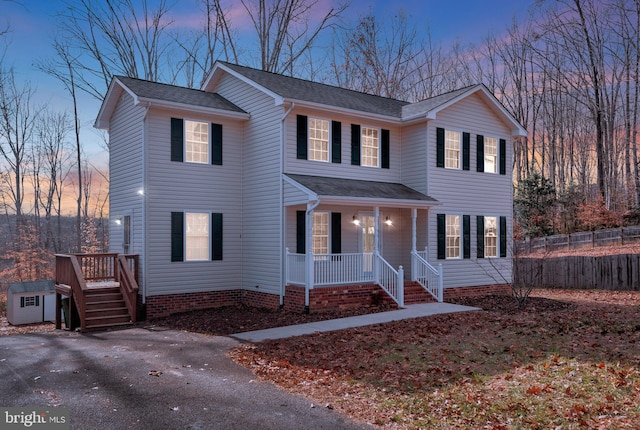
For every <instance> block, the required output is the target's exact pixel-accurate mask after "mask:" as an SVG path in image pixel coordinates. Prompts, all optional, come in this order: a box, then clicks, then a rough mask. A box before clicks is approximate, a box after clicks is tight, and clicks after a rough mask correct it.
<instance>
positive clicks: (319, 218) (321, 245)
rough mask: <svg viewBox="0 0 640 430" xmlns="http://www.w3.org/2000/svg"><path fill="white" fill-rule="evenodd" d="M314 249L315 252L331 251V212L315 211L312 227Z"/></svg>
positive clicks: (324, 252)
mask: <svg viewBox="0 0 640 430" xmlns="http://www.w3.org/2000/svg"><path fill="white" fill-rule="evenodd" d="M311 235H312V247H313V249H312V251H313V253H314V254H316V255H317V254H328V253H329V212H314V213H313V227H312V233H311Z"/></svg>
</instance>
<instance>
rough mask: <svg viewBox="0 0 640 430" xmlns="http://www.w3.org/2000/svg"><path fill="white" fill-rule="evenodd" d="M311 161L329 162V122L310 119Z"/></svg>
mask: <svg viewBox="0 0 640 430" xmlns="http://www.w3.org/2000/svg"><path fill="white" fill-rule="evenodd" d="M309 160H315V161H329V121H327V120H324V119H317V118H309Z"/></svg>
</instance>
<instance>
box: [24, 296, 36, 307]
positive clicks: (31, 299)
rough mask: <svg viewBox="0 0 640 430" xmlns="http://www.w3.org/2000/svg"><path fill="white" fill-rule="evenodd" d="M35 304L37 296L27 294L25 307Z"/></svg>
mask: <svg viewBox="0 0 640 430" xmlns="http://www.w3.org/2000/svg"><path fill="white" fill-rule="evenodd" d="M35 305H36V296H26V297H25V298H24V307H27V306H35Z"/></svg>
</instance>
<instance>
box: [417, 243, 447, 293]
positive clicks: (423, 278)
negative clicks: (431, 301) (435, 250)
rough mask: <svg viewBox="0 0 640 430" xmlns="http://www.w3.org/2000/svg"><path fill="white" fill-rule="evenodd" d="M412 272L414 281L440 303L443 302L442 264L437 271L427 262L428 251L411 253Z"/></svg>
mask: <svg viewBox="0 0 640 430" xmlns="http://www.w3.org/2000/svg"><path fill="white" fill-rule="evenodd" d="M411 271H412V274H413V275H414V279H413V280H414V281H416V282H418V283H419V284H420V285H421V286H422V288H424V289H425V290H427V292H429V293H430V294H431V295H432V296H433V297H435V298H436V299H437V300H438V301H439V302H442V300H443V297H442V296H443V294H442V293H443V282H442V279H443V277H442V264H439V265H438V268H437V269H436V268H435V267H433V266H432V265H431V264H429V262H428V261H427V251H426V250H425V251H413V252H411Z"/></svg>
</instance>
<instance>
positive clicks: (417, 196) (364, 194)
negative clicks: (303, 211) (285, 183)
mask: <svg viewBox="0 0 640 430" xmlns="http://www.w3.org/2000/svg"><path fill="white" fill-rule="evenodd" d="M286 176H288V177H289V178H291V179H293V180H294V181H296V182H298V183H299V184H300V185H302V186H304V187H306V188H308V189H310V190H311V191H313V192H314V193H316V194H318V195H320V196H332V197H356V198H357V197H360V198H373V199H393V200H417V201H422V202H434V203H436V202H437V200H436V199H434V198H433V197H429V196H427V195H425V194H422V193H420V192H418V191H416V190H414V189H413V188H409V187H407V186H406V185H402V184H395V183H389V182H375V181H361V180H356V179H342V178H327V177H323V176H308V175H294V174H288V173H287V174H286Z"/></svg>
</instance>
